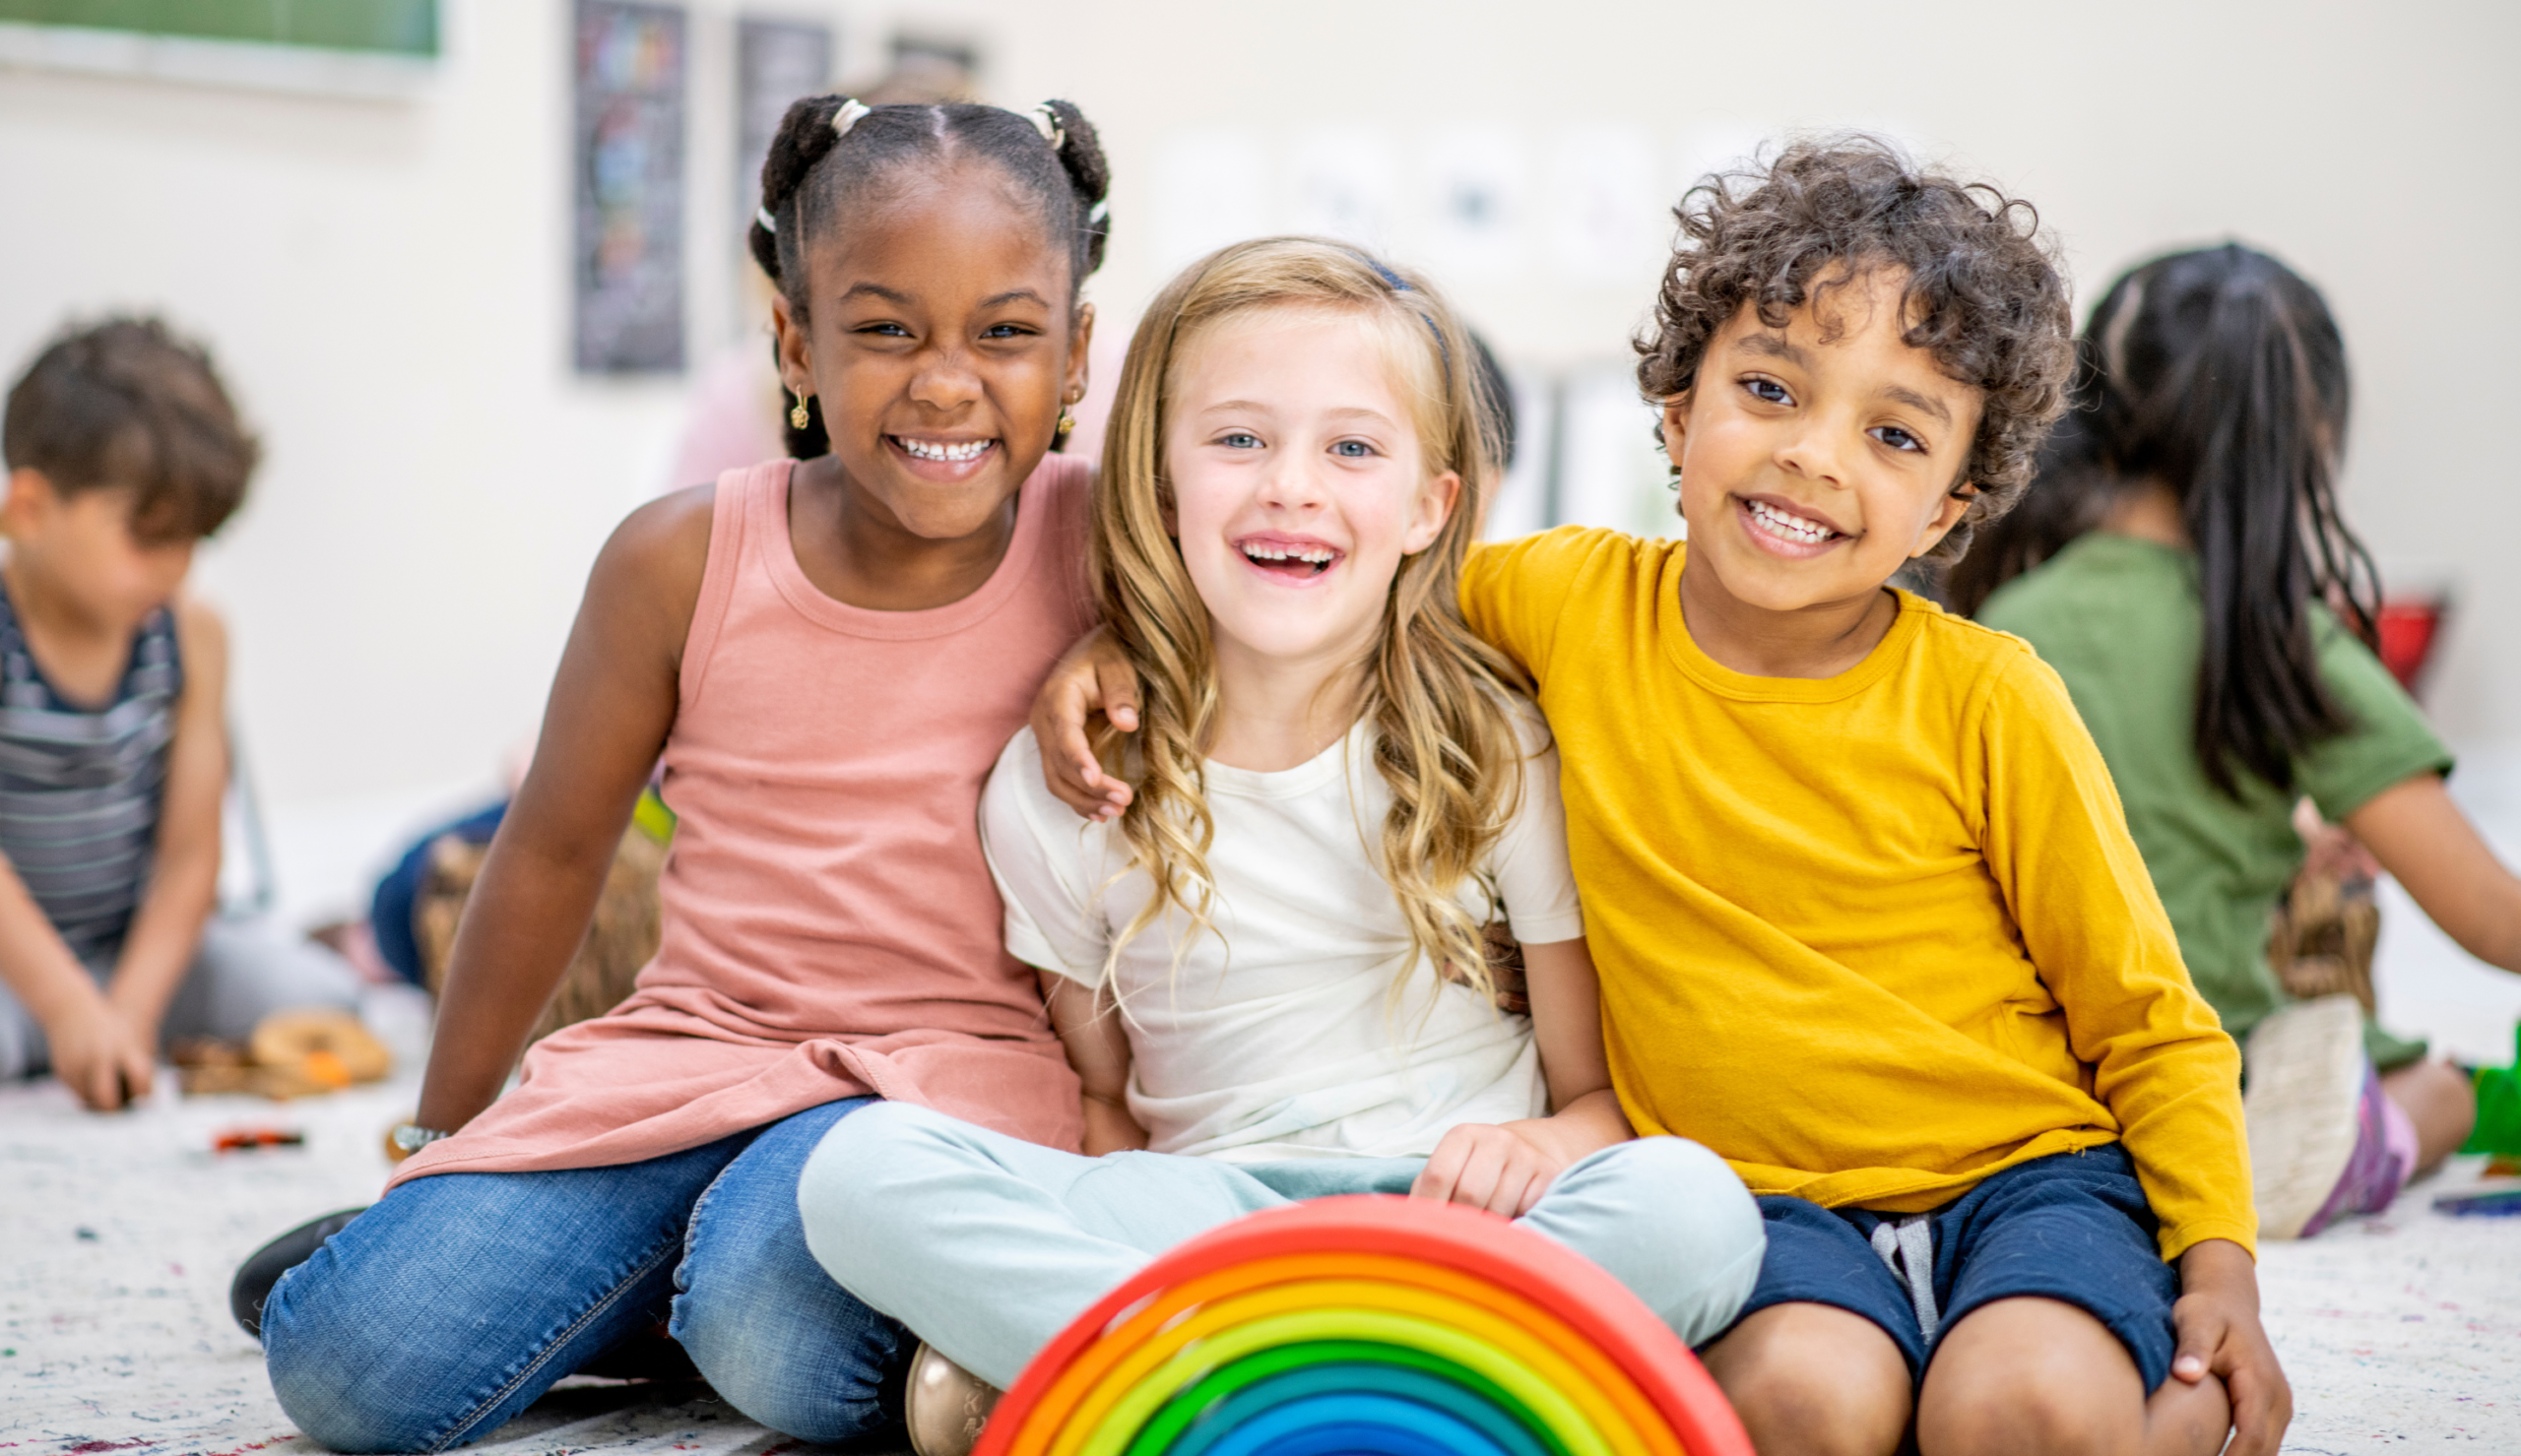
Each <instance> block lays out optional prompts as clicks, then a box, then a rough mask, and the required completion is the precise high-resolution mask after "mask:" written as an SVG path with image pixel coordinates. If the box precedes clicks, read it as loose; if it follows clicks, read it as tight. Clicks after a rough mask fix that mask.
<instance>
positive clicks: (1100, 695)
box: [1030, 526, 1637, 822]
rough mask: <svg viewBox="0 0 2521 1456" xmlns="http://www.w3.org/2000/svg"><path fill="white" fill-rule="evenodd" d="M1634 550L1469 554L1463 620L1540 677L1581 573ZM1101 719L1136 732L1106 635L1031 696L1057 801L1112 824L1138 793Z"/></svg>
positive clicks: (1132, 701) (1573, 536) (1554, 543)
mask: <svg viewBox="0 0 2521 1456" xmlns="http://www.w3.org/2000/svg"><path fill="white" fill-rule="evenodd" d="M1636 545H1637V542H1635V541H1634V540H1633V539H1632V538H1628V537H1624V536H1622V535H1620V534H1619V533H1618V532H1615V531H1606V530H1602V529H1600V528H1595V527H1584V526H1562V527H1559V528H1558V529H1556V530H1554V531H1544V532H1541V533H1539V534H1537V535H1534V536H1526V537H1519V538H1516V539H1514V540H1510V541H1494V542H1485V543H1482V544H1479V545H1475V546H1472V547H1471V549H1470V554H1469V557H1468V558H1467V559H1466V560H1465V561H1464V562H1463V563H1462V571H1461V611H1462V615H1463V617H1464V618H1465V619H1466V620H1467V621H1468V622H1469V624H1470V629H1471V630H1472V631H1473V632H1476V633H1478V634H1479V636H1480V637H1481V638H1483V639H1484V640H1486V641H1487V642H1488V643H1489V645H1491V646H1493V647H1495V648H1497V649H1498V650H1499V651H1501V652H1503V653H1505V654H1506V655H1507V656H1508V657H1510V658H1512V659H1514V660H1515V662H1516V663H1517V664H1518V665H1520V666H1521V667H1522V668H1523V670H1525V671H1526V672H1529V673H1531V674H1532V675H1533V676H1534V677H1539V676H1541V675H1542V673H1543V672H1544V670H1545V664H1546V662H1547V659H1548V656H1549V650H1550V647H1551V646H1552V645H1553V644H1554V643H1555V641H1556V637H1557V627H1558V617H1559V613H1560V611H1561V610H1562V609H1563V608H1564V607H1565V605H1566V603H1567V601H1568V598H1569V596H1570V593H1571V592H1572V591H1573V590H1574V588H1575V584H1576V582H1577V579H1578V577H1579V576H1580V574H1581V573H1583V572H1584V569H1585V568H1586V566H1587V565H1588V564H1591V563H1593V562H1595V561H1597V560H1598V559H1599V558H1600V556H1601V555H1602V553H1604V552H1606V551H1616V550H1621V549H1630V550H1633V549H1635V547H1636ZM1098 713H1099V714H1101V715H1102V716H1103V718H1104V720H1105V721H1106V722H1107V723H1109V724H1110V725H1111V726H1112V727H1113V728H1117V729H1119V730H1120V731H1122V732H1125V733H1129V732H1135V731H1137V727H1138V679H1137V674H1136V672H1135V671H1134V670H1133V669H1132V668H1131V665H1130V659H1129V655H1128V654H1127V653H1124V652H1123V651H1122V650H1121V647H1120V644H1118V643H1116V642H1114V641H1113V640H1112V635H1111V633H1110V632H1108V631H1106V630H1105V629H1104V628H1101V627H1096V628H1095V629H1094V630H1093V631H1091V632H1088V633H1086V634H1085V635H1084V636H1083V637H1080V638H1078V639H1077V641H1076V644H1075V646H1073V647H1070V648H1069V649H1068V650H1067V654H1066V655H1064V656H1063V657H1061V659H1060V660H1059V662H1058V663H1056V664H1054V665H1052V667H1051V670H1050V673H1049V674H1048V675H1047V676H1045V677H1044V678H1043V679H1042V687H1041V691H1040V692H1038V693H1036V694H1035V695H1034V698H1033V713H1032V718H1031V721H1030V723H1031V727H1032V729H1033V737H1034V739H1035V741H1037V742H1038V743H1040V745H1041V753H1042V770H1043V774H1044V777H1045V779H1046V780H1047V782H1048V783H1049V785H1050V789H1051V792H1052V793H1053V794H1054V795H1055V796H1057V797H1058V799H1059V801H1060V802H1062V803H1064V804H1066V805H1067V806H1068V807H1069V808H1070V809H1072V810H1074V811H1075V812H1076V813H1077V814H1079V815H1081V816H1082V817H1084V818H1088V819H1095V820H1101V821H1105V822H1109V821H1110V820H1113V819H1116V818H1118V817H1120V814H1121V811H1122V810H1124V809H1126V808H1128V807H1129V806H1130V800H1131V798H1132V797H1134V794H1133V792H1132V791H1131V788H1130V786H1129V785H1128V784H1125V783H1123V782H1122V781H1121V780H1119V779H1116V778H1114V777H1112V776H1111V775H1110V774H1107V773H1105V772H1104V771H1103V766H1102V765H1101V764H1100V763H1097V762H1096V761H1095V757H1094V747H1093V743H1092V742H1091V740H1090V738H1089V736H1088V734H1089V732H1090V730H1091V728H1092V726H1093V722H1094V717H1095V715H1096V714H1098Z"/></svg>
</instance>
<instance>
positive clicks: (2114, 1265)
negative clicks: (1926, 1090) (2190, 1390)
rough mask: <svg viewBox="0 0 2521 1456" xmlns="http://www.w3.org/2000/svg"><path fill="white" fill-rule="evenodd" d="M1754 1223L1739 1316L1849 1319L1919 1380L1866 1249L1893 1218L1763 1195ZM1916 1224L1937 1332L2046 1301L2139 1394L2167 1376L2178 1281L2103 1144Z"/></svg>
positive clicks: (1904, 1300)
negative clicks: (2102, 1348) (1802, 1304)
mask: <svg viewBox="0 0 2521 1456" xmlns="http://www.w3.org/2000/svg"><path fill="white" fill-rule="evenodd" d="M1760 1213H1761V1215H1762V1216H1763V1217H1764V1218H1765V1220H1766V1221H1767V1225H1768V1234H1769V1251H1768V1256H1767V1258H1766V1259H1764V1260H1763V1261H1762V1262H1761V1264H1760V1282H1759V1284H1758V1285H1757V1286H1755V1287H1754V1288H1753V1289H1752V1291H1751V1298H1750V1302H1748V1303H1746V1304H1744V1305H1743V1306H1742V1313H1744V1314H1745V1315H1747V1314H1750V1313H1751V1312H1753V1311H1754V1310H1759V1309H1765V1308H1767V1307H1768V1306H1770V1305H1771V1304H1783V1303H1787V1302H1789V1301H1795V1300H1801V1301H1806V1302H1810V1303H1815V1304H1829V1305H1834V1306H1836V1307H1838V1308H1841V1309H1844V1310H1847V1311H1849V1312H1850V1313H1854V1314H1861V1315H1863V1316H1864V1317H1865V1318H1866V1319H1869V1320H1871V1321H1873V1322H1874V1323H1875V1324H1877V1325H1880V1326H1881V1327H1882V1330H1883V1332H1884V1333H1885V1334H1888V1335H1889V1336H1890V1337H1891V1339H1892V1341H1893V1343H1895V1344H1897V1345H1898V1346H1899V1347H1900V1353H1901V1354H1902V1355H1904V1356H1906V1357H1907V1361H1908V1373H1909V1375H1910V1376H1912V1377H1913V1378H1915V1379H1916V1380H1918V1381H1920V1382H1922V1381H1923V1380H1924V1379H1925V1371H1926V1361H1928V1360H1929V1359H1931V1358H1932V1356H1933V1351H1932V1349H1931V1348H1930V1346H1929V1344H1928V1342H1927V1340H1926V1337H1925V1333H1924V1330H1923V1328H1922V1326H1921V1325H1920V1324H1919V1323H1918V1319H1917V1311H1916V1307H1915V1305H1914V1303H1913V1302H1912V1301H1911V1299H1910V1297H1909V1293H1908V1289H1907V1285H1906V1284H1905V1283H1904V1282H1903V1281H1902V1280H1901V1279H1900V1277H1899V1276H1897V1275H1895V1274H1893V1273H1892V1272H1891V1268H1890V1266H1889V1265H1888V1264H1886V1263H1884V1262H1883V1260H1882V1257H1881V1256H1880V1255H1879V1254H1877V1253H1875V1252H1874V1250H1873V1243H1872V1239H1873V1231H1874V1229H1875V1228H1876V1226H1890V1227H1892V1228H1895V1229H1896V1227H1897V1226H1898V1224H1899V1223H1900V1220H1901V1215H1898V1214H1887V1215H1886V1214H1876V1213H1869V1212H1867V1211H1866V1210H1864V1209H1860V1208H1838V1209H1830V1208H1823V1207H1822V1206H1821V1205H1819V1204H1817V1203H1813V1202H1810V1201H1808V1200H1806V1199H1801V1198H1786V1197H1780V1196H1774V1195H1773V1196H1770V1197H1766V1198H1762V1199H1761V1200H1760ZM1926 1227H1927V1228H1928V1229H1929V1230H1930V1231H1931V1232H1932V1234H1933V1238H1934V1259H1933V1269H1934V1278H1933V1288H1934V1302H1935V1305H1936V1307H1937V1309H1938V1311H1939V1313H1940V1315H1941V1325H1940V1328H1941V1329H1946V1330H1948V1329H1950V1328H1952V1326H1953V1325H1954V1324H1956V1323H1958V1322H1959V1321H1960V1319H1961V1317H1962V1316H1963V1315H1966V1314H1968V1313H1969V1312H1970V1311H1971V1310H1972V1309H1975V1308H1977V1307H1978V1306H1979V1305H1981V1304H1984V1303H1986V1302H1987V1301H1988V1300H1990V1299H2009V1298H2016V1297H2019V1296H2026V1295H2030V1296H2037V1297H2039V1298H2047V1299H2059V1300H2062V1301H2064V1302H2066V1303H2068V1304H2072V1305H2074V1306H2075V1307H2076V1308H2078V1309H2081V1310H2084V1311H2085V1312H2086V1313H2089V1314H2090V1315H2092V1317H2093V1318H2095V1319H2098V1320H2100V1321H2101V1323H2102V1324H2103V1325H2105V1326H2107V1327H2108V1330H2109V1332H2110V1333H2111V1334H2113V1335H2116V1336H2117V1337H2118V1340H2119V1343H2120V1344H2122V1345H2125V1346H2126V1347H2127V1353H2128V1354H2129V1355H2131V1356H2133V1357H2135V1360H2136V1368H2137V1370H2138V1371H2139V1372H2141V1373H2142V1374H2143V1375H2144V1377H2145V1391H2146V1393H2147V1394H2149V1395H2150V1394H2151V1393H2152V1392H2153V1390H2154V1388H2155V1387H2156V1386H2159V1385H2161V1384H2162V1383H2163V1381H2164V1379H2165V1377H2167V1376H2168V1375H2169V1374H2170V1358H2171V1354H2172V1352H2173V1351H2174V1350H2175V1349H2177V1337H2176V1335H2174V1334H2173V1332H2172V1329H2171V1322H2170V1306H2171V1303H2172V1301H2174V1300H2176V1299H2177V1298H2179V1271H2177V1270H2176V1269H2173V1268H2172V1267H2171V1266H2170V1265H2169V1264H2166V1263H2165V1262H2163V1256H2162V1252H2161V1247H2160V1245H2158V1244H2157V1243H2156V1242H2155V1240H2154V1233H2155V1229H2156V1227H2157V1226H2156V1224H2155V1221H2154V1212H2153V1209H2152V1208H2151V1207H2150V1206H2148V1205H2147V1204H2146V1202H2145V1190H2144V1188H2143V1187H2142V1186H2140V1185H2139V1184H2138V1183H2137V1181H2136V1170H2135V1165H2134V1164H2133V1163H2131V1162H2130V1161H2129V1160H2128V1157H2127V1153H2126V1150H2125V1149H2123V1148H2120V1147H2119V1146H2117V1145H2116V1144H2114V1143H2113V1144H2109V1145H2107V1146H2104V1147H2099V1148H2094V1149H2092V1150H2091V1151H2089V1152H2084V1153H2058V1154H2055V1155H2053V1156H2051V1157H2047V1158H2035V1159H2033V1160H2032V1161H2031V1162H2029V1163H2025V1164H2022V1165H2020V1166H2018V1167H2014V1168H2009V1169H2006V1170H2005V1171H2003V1172H2000V1173H1997V1174H1996V1175H1995V1176H1994V1177H1991V1178H1989V1179H1987V1180H1986V1181H1985V1182H1983V1183H1980V1184H1979V1185H1978V1186H1976V1187H1974V1188H1972V1189H1971V1190H1970V1191H1969V1192H1967V1193H1965V1194H1963V1195H1962V1196H1961V1197H1960V1198H1958V1199H1956V1200H1954V1201H1953V1202H1951V1203H1947V1204H1945V1205H1944V1206H1943V1207H1941V1208H1938V1209H1935V1210H1933V1211H1932V1212H1931V1213H1930V1214H1929V1215H1928V1216H1927V1220H1926Z"/></svg>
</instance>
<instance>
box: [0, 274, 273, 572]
mask: <svg viewBox="0 0 2521 1456" xmlns="http://www.w3.org/2000/svg"><path fill="white" fill-rule="evenodd" d="M0 455H5V457H6V458H7V461H8V465H9V469H11V470H13V471H14V470H36V471H41V472H42V473H43V474H44V476H45V477H46V478H47V479H49V480H50V481H51V482H52V488H53V489H55V490H57V491H59V492H60V493H61V494H63V495H65V496H67V495H76V494H80V493H82V492H85V491H89V490H101V489H111V488H115V487H125V488H130V489H131V490H132V491H133V492H134V493H133V498H132V507H131V531H132V535H133V536H135V537H137V538H140V539H141V540H142V541H145V542H148V543H151V544H171V543H174V542H178V541H192V540H199V539H201V538H204V537H206V536H209V535H210V534H212V533H213V532H215V531H217V530H219V528H220V527H221V526H222V525H224V524H226V520H227V518H228V517H229V516H230V515H233V514H234V513H235V510H236V507H237V506H239V505H241V504H242V503H243V502H244V499H245V485H246V482H247V481H248V480H250V479H251V478H252V477H253V474H254V467H255V465H256V463H258V462H259V461H260V460H261V458H262V447H261V446H260V445H259V444H258V443H257V442H256V441H255V439H254V436H253V433H252V432H251V431H250V430H248V429H247V428H246V427H245V424H244V422H243V421H242V420H240V419H239V418H237V415H236V406H235V403H234V402H233V401H231V400H230V399H229V398H228V397H227V390H226V386H224V385H222V384H221V383H220V382H219V371H218V370H217V369H216V368H214V367H212V365H211V360H210V352H209V350H207V349H205V348H202V347H201V346H200V345H198V344H195V343H193V342H192V341H190V340H188V339H185V338H182V337H181V336H179V335H177V334H176V333H175V332H174V331H173V330H171V329H169V328H167V327H166V326H165V324H163V323H162V322H161V321H159V320H157V319H154V318H108V319H104V320H101V321H99V322H97V323H93V324H74V325H72V326H70V327H68V328H66V329H64V330H63V331H62V332H61V333H60V334H58V335H56V336H54V338H53V340H52V342H51V343H50V344H48V345H46V346H45V347H44V350H43V352H42V353H40V354H37V355H36V356H35V361H34V362H33V363H32V364H30V365H28V366H27V372H26V373H25V374H24V375H22V376H20V378H19V380H18V382H17V384H16V385H15V386H13V387H12V388H11V389H10V391H9V401H8V405H7V408H6V412H5V415H0Z"/></svg>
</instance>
